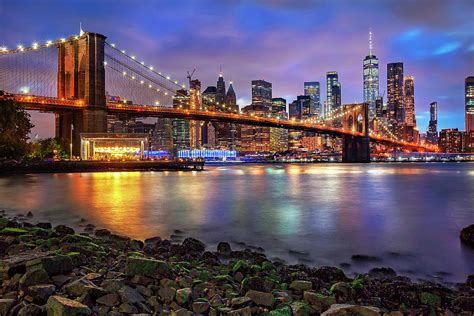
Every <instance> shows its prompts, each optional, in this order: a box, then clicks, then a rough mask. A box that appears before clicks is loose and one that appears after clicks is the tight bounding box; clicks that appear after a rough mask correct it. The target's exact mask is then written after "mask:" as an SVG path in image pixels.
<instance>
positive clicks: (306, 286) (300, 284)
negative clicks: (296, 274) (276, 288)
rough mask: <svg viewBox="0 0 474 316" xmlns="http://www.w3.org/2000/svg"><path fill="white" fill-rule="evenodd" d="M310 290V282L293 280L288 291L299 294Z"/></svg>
mask: <svg viewBox="0 0 474 316" xmlns="http://www.w3.org/2000/svg"><path fill="white" fill-rule="evenodd" d="M312 288H313V284H312V283H311V281H303V280H295V281H293V282H291V284H290V289H292V290H297V291H301V292H303V291H308V290H311V289H312Z"/></svg>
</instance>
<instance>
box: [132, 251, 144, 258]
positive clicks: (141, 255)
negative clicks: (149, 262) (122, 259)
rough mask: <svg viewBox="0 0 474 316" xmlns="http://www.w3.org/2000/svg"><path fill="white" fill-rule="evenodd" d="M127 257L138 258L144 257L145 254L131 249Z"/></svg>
mask: <svg viewBox="0 0 474 316" xmlns="http://www.w3.org/2000/svg"><path fill="white" fill-rule="evenodd" d="M128 256H129V257H138V258H144V257H145V255H144V254H143V253H141V252H139V251H132V252H129V253H128Z"/></svg>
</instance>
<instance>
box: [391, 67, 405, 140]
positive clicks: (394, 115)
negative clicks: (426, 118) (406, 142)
mask: <svg viewBox="0 0 474 316" xmlns="http://www.w3.org/2000/svg"><path fill="white" fill-rule="evenodd" d="M387 104H388V124H389V127H390V128H391V130H392V132H393V133H394V134H395V135H396V136H397V137H398V138H403V127H404V125H405V113H404V104H403V63H390V64H387Z"/></svg>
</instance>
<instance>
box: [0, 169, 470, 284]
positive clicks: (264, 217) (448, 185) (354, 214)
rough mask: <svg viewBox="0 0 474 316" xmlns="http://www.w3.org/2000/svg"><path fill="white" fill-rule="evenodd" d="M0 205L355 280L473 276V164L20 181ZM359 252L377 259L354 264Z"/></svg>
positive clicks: (39, 217)
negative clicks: (338, 268) (190, 241)
mask: <svg viewBox="0 0 474 316" xmlns="http://www.w3.org/2000/svg"><path fill="white" fill-rule="evenodd" d="M0 208H3V209H5V210H6V211H7V213H9V214H26V212H27V211H32V212H33V213H34V217H33V218H32V219H31V221H51V222H52V223H53V224H59V223H65V224H68V225H71V226H73V227H75V228H76V229H78V230H81V229H82V228H81V226H84V224H85V223H93V224H95V225H96V226H97V228H107V229H109V230H111V231H113V232H115V233H118V234H124V235H128V236H130V237H133V238H138V239H144V238H147V237H151V236H162V237H166V238H169V236H170V235H171V234H174V230H180V231H182V232H183V233H182V235H183V236H192V237H195V238H198V239H201V240H203V241H204V242H206V243H207V244H208V245H209V247H211V248H215V245H216V244H217V243H218V242H219V241H229V242H230V243H231V245H232V246H233V248H235V249H239V248H243V247H244V244H245V245H246V246H255V247H262V248H264V249H265V253H266V254H267V256H268V257H269V258H280V259H283V260H285V261H287V262H288V263H297V262H303V263H306V264H309V265H314V266H319V265H340V264H341V263H349V264H350V266H349V265H345V267H344V270H345V271H346V272H347V273H349V274H351V273H355V272H367V271H368V269H370V268H371V267H375V266H390V267H393V268H394V269H395V270H396V271H397V272H398V273H399V274H402V275H406V276H409V277H411V278H413V279H414V280H416V279H430V280H439V281H443V282H446V283H450V282H460V281H465V280H466V276H467V275H468V274H473V273H474V250H473V249H469V248H468V247H466V246H464V245H463V244H461V242H460V239H459V232H460V230H461V229H462V227H464V226H467V225H469V224H473V223H474V164H473V163H446V164H442V163H429V164H424V163H412V164H410V163H400V164H367V165H360V164H291V165H290V164H287V165H285V164H284V165H276V164H266V165H253V164H238V165H222V166H206V170H205V171H203V172H194V171H193V172H104V173H82V174H80V173H76V174H35V175H18V176H9V177H0ZM81 219H85V220H86V222H85V223H84V222H81ZM179 234H180V233H178V235H179ZM355 254H364V255H370V256H374V257H376V259H377V260H374V261H369V262H363V263H362V262H360V261H353V260H352V259H351V256H352V255H355Z"/></svg>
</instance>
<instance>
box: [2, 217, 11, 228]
mask: <svg viewBox="0 0 474 316" xmlns="http://www.w3.org/2000/svg"><path fill="white" fill-rule="evenodd" d="M9 222H10V221H9V220H8V219H6V218H5V217H0V228H3V227H6V226H7V225H8V223H9Z"/></svg>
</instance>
